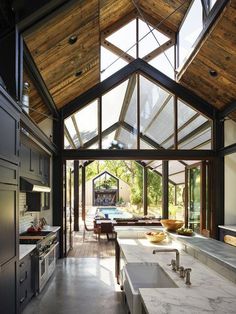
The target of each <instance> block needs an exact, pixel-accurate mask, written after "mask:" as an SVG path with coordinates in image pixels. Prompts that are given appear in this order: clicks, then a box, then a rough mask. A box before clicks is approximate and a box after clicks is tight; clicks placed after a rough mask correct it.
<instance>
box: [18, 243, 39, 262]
mask: <svg viewBox="0 0 236 314" xmlns="http://www.w3.org/2000/svg"><path fill="white" fill-rule="evenodd" d="M35 248H36V245H35V244H20V248H19V260H21V259H23V258H24V257H25V256H26V255H28V254H29V253H30V252H32V251H33V250H34V249H35Z"/></svg>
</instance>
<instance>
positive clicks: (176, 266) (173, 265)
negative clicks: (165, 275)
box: [152, 248, 179, 271]
mask: <svg viewBox="0 0 236 314" xmlns="http://www.w3.org/2000/svg"><path fill="white" fill-rule="evenodd" d="M162 252H175V253H176V260H175V263H174V261H173V260H172V261H171V265H172V269H173V270H174V271H176V270H179V251H178V250H177V249H170V248H163V249H156V250H153V251H152V253H153V254H156V253H162Z"/></svg>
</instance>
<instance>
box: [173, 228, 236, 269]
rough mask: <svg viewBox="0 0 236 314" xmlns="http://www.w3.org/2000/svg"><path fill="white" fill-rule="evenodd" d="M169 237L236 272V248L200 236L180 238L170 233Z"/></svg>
mask: <svg viewBox="0 0 236 314" xmlns="http://www.w3.org/2000/svg"><path fill="white" fill-rule="evenodd" d="M169 235H170V237H171V238H174V239H177V240H178V241H180V242H181V243H184V244H187V245H188V246H190V247H192V248H194V249H195V250H197V251H199V252H201V253H202V254H205V255H206V256H208V257H210V258H211V259H212V260H214V261H216V262H218V263H220V264H222V265H223V266H226V267H227V268H228V269H230V270H232V271H235V272H236V247H233V246H231V245H228V244H226V243H224V242H221V241H217V240H215V239H210V238H205V237H203V236H200V235H196V236H193V237H187V236H180V235H177V234H174V233H169Z"/></svg>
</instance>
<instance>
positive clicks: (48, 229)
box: [42, 225, 61, 232]
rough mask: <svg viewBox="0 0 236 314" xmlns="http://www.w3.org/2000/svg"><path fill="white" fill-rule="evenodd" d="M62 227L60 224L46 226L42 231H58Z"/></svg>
mask: <svg viewBox="0 0 236 314" xmlns="http://www.w3.org/2000/svg"><path fill="white" fill-rule="evenodd" d="M60 228H61V227H60V226H47V225H46V226H44V228H43V229H42V231H52V232H57V231H58V230H59V229H60Z"/></svg>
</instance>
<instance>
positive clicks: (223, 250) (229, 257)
mask: <svg viewBox="0 0 236 314" xmlns="http://www.w3.org/2000/svg"><path fill="white" fill-rule="evenodd" d="M150 230H154V231H155V230H156V231H157V230H159V231H160V230H163V228H162V227H154V226H153V227H151V226H150V227H147V226H144V227H141V226H140V227H131V226H130V227H115V231H117V234H118V237H119V238H129V239H131V238H139V239H141V238H144V237H145V236H144V234H145V232H146V231H150ZM168 234H169V236H170V238H172V239H174V240H178V241H180V242H181V243H183V244H185V245H187V246H188V247H192V248H194V249H195V250H196V251H198V252H201V253H202V254H204V255H205V256H206V257H210V258H211V259H212V260H213V261H215V262H217V263H219V264H221V265H222V266H225V267H227V268H228V269H229V270H231V271H234V272H236V247H233V246H230V245H228V244H226V243H223V242H221V241H217V240H214V239H210V238H206V237H203V236H201V235H198V234H196V233H195V234H194V236H192V237H188V236H182V235H178V234H176V233H170V232H168Z"/></svg>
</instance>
